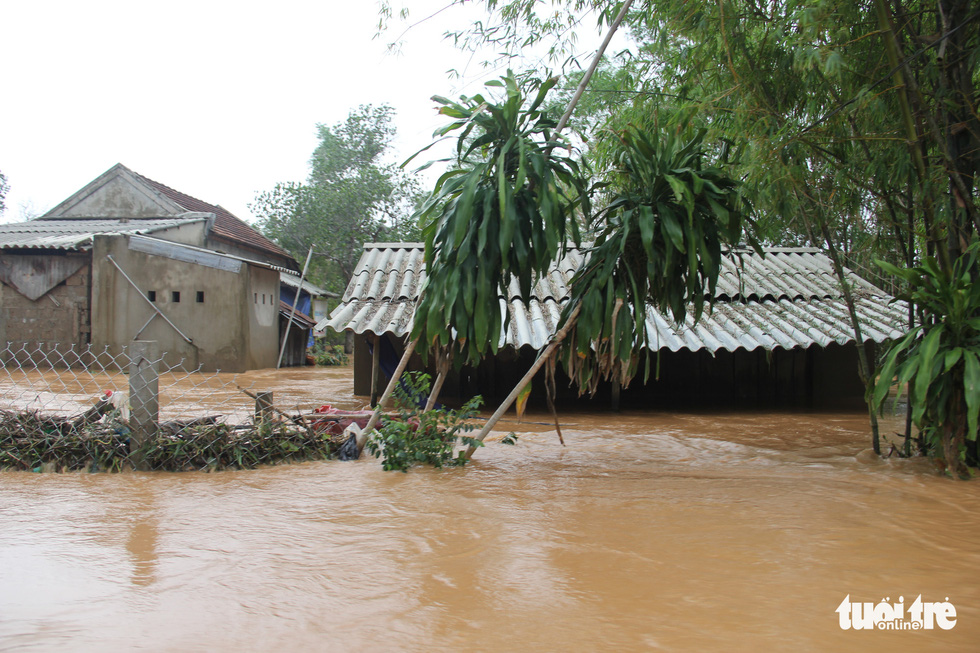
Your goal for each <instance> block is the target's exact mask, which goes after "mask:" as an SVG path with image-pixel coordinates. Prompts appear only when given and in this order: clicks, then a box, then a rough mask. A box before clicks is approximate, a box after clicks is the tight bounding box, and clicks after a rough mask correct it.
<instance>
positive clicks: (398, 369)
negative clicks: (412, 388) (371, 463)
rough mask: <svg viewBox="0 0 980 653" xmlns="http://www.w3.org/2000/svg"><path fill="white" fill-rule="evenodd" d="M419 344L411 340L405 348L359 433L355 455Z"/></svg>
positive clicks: (362, 446)
mask: <svg viewBox="0 0 980 653" xmlns="http://www.w3.org/2000/svg"><path fill="white" fill-rule="evenodd" d="M418 343H419V341H418V339H417V338H416V339H415V340H412V341H411V342H410V343H408V346H407V347H405V353H404V354H402V359H401V360H400V361H398V367H396V368H395V373H394V374H392V375H391V380H390V381H388V386H387V387H386V388H385V391H384V392H383V393H382V394H381V399H379V400H378V405H377V406H375V407H374V413H373V414H372V415H371V419H369V420H368V423H367V425H366V426H365V427H364V430H362V431H361V432H360V434H358V436H357V455H358V456H359V455H361V451H363V450H364V444H365V443H366V442H367V438H368V433H370V432H371V431H372V430H373V429H374V427H375V426H376V425H377V424H378V420H379V419H380V418H381V413H382V411H384V409H385V406H387V405H388V400H390V399H391V395H392V393H394V391H395V388H397V387H398V382H399V381H400V380H401V378H402V373H403V372H404V371H405V368H406V367H408V360H409V359H410V358H411V357H412V354H413V353H414V352H415V346H416V345H417V344H418Z"/></svg>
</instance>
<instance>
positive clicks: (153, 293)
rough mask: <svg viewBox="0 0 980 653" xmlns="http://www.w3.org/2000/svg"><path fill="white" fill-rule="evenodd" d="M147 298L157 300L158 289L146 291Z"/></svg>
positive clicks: (152, 300)
mask: <svg viewBox="0 0 980 653" xmlns="http://www.w3.org/2000/svg"><path fill="white" fill-rule="evenodd" d="M146 298H147V299H149V300H150V301H151V302H156V300H157V291H155V290H148V291H147V292H146Z"/></svg>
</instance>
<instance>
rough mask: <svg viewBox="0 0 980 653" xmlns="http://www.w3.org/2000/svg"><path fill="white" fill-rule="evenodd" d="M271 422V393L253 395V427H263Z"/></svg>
mask: <svg viewBox="0 0 980 653" xmlns="http://www.w3.org/2000/svg"><path fill="white" fill-rule="evenodd" d="M271 421H272V393H271V392H256V393H255V425H256V426H259V427H261V426H265V425H267V424H269V423H270V422H271Z"/></svg>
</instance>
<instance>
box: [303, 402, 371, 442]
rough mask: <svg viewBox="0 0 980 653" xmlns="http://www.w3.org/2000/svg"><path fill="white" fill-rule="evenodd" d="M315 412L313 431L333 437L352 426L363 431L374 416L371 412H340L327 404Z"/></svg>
mask: <svg viewBox="0 0 980 653" xmlns="http://www.w3.org/2000/svg"><path fill="white" fill-rule="evenodd" d="M313 412H314V414H316V415H317V417H316V418H315V419H314V420H313V430H314V431H317V432H323V433H329V434H331V435H340V434H341V433H343V432H344V431H345V430H346V429H347V427H348V426H350V425H351V424H357V425H358V426H359V427H360V428H362V429H363V428H364V427H366V426H367V423H368V422H369V421H370V420H371V415H373V414H374V411H370V410H339V409H337V408H334V407H333V406H330V405H327V404H325V405H323V406H320V407H319V408H317V409H316V410H314V411H313Z"/></svg>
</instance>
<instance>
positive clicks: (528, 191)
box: [412, 73, 588, 363]
mask: <svg viewBox="0 0 980 653" xmlns="http://www.w3.org/2000/svg"><path fill="white" fill-rule="evenodd" d="M556 81H557V78H552V79H548V80H546V81H543V82H542V81H539V80H530V81H528V82H526V83H525V84H524V87H523V88H522V86H521V84H519V83H518V81H517V80H516V79H515V77H514V76H513V74H511V73H508V74H507V75H506V76H505V77H504V78H503V79H502V80H501V81H493V82H489V83H488V84H487V85H488V86H494V87H498V88H502V89H503V90H504V93H505V95H504V98H503V100H502V101H500V102H499V103H497V102H495V101H493V100H492V99H489V98H485V97H484V96H482V95H475V96H473V97H472V98H462V99H461V101H460V102H453V101H451V100H448V99H446V98H441V97H436V98H433V99H434V100H435V101H436V102H438V103H439V104H441V105H442V108H441V109H440V113H442V114H444V115H446V116H449V117H450V118H452V119H453V121H452V122H451V123H449V124H448V125H446V126H445V127H443V128H441V129H440V130H438V131H437V132H436V135H438V136H445V135H447V134H450V133H451V132H458V135H457V137H456V138H457V150H456V160H455V163H456V165H455V166H454V167H453V169H451V170H450V171H449V172H447V173H445V174H444V175H442V177H441V178H440V179H439V180H438V182H437V183H436V188H435V190H434V191H433V194H432V196H431V198H430V199H429V201H428V202H427V203H426V204H425V205H424V206H423V208H422V209H421V212H420V218H421V220H422V221H423V222H426V223H428V226H427V227H426V228H425V231H424V236H425V261H426V276H427V279H426V284H425V286H424V288H423V289H422V293H421V298H420V300H419V304H418V306H417V307H416V311H415V320H414V324H413V327H412V338H413V339H418V340H419V342H420V343H422V344H423V348H422V350H423V352H425V351H426V350H428V349H429V348H433V347H436V348H448V349H452V350H454V351H455V353H456V354H458V355H457V356H455V357H454V358H455V360H456V361H457V362H458V363H463V362H471V363H475V362H477V361H479V360H480V358H482V357H483V356H484V355H485V354H486V353H487V352H488V351H490V352H493V353H496V351H497V347H498V344H499V339H500V332H501V326H502V322H503V314H502V310H501V306H500V297H501V296H502V295H503V294H504V293H505V292H506V288H507V286H508V284H509V283H510V281H511V279H512V278H516V279H517V281H518V285H519V287H520V290H521V294H522V295H523V297H524V298H525V299H527V298H529V296H530V293H531V287H532V286H533V284H534V281H535V279H536V278H537V277H538V276H540V275H542V274H544V273H545V272H547V271H548V269H549V268H550V266H551V265H552V263H553V262H554V261H555V260H556V259H557V258H558V257H559V256H560V255H561V254H562V253H563V252H564V250H565V248H566V247H567V246H568V244H569V243H572V244H576V245H577V244H578V243H579V229H578V224H577V222H576V219H575V217H574V215H573V212H574V211H575V209H576V208H579V207H582V208H583V209H584V210H586V211H587V210H588V193H587V188H586V182H585V180H584V178H583V176H582V173H581V170H580V166H579V164H578V162H576V161H575V160H574V159H573V158H572V157H571V152H570V147H569V146H568V144H567V143H566V142H565V141H563V140H561V139H560V138H559V136H558V135H557V134H556V133H555V127H556V124H557V121H556V120H554V119H553V118H552V116H550V115H549V114H548V113H547V112H546V111H545V110H543V109H542V108H541V107H542V103H543V102H544V99H545V96H546V94H547V92H548V90H549V89H551V88H552V87H553V86H554V84H555V82H556ZM528 97H532V98H533V99H532V100H531V102H530V104H529V105H527V106H525V101H526V99H527V98H528ZM426 149H427V148H426Z"/></svg>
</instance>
